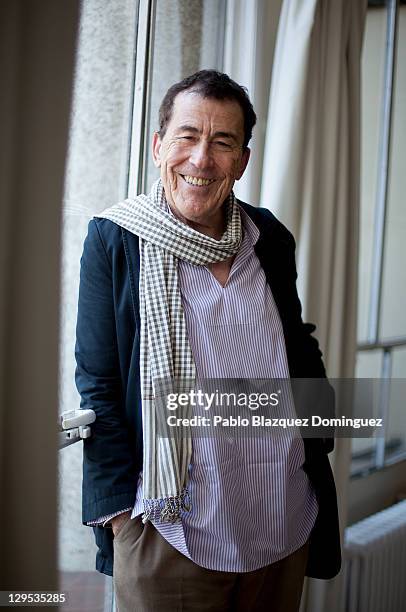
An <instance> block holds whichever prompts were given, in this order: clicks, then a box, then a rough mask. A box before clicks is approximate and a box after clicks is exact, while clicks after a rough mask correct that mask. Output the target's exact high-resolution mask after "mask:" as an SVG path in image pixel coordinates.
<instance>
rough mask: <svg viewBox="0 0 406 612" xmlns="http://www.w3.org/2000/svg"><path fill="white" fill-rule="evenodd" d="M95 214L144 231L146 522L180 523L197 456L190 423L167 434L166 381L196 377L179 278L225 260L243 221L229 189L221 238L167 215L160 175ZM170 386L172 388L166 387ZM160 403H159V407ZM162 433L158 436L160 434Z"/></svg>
mask: <svg viewBox="0 0 406 612" xmlns="http://www.w3.org/2000/svg"><path fill="white" fill-rule="evenodd" d="M96 216H97V217H103V218H106V219H110V220H111V221H113V222H114V223H117V224H118V225H120V226H121V227H124V228H125V229H127V230H128V231H130V232H132V233H133V234H136V235H137V236H139V249H140V281H139V298H140V319H141V339H140V340H141V342H140V371H141V397H142V422H143V453H144V457H143V461H144V463H143V474H142V477H143V492H144V515H143V521H144V522H146V521H147V520H149V519H154V520H161V521H171V522H173V521H176V520H177V519H178V518H179V517H180V512H181V510H189V509H190V503H189V497H188V492H187V487H186V483H187V473H188V467H189V464H190V460H191V456H192V443H191V436H190V428H187V431H186V432H185V429H184V428H171V429H175V430H178V433H176V431H175V432H173V431H171V432H170V434H169V433H168V435H167V436H163V435H162V423H164V424H165V422H166V417H167V416H168V415H166V414H165V415H164V418H163V415H162V412H163V410H162V406H163V404H162V403H160V402H158V401H157V399H158V395H159V394H160V393H161V391H160V390H159V389H160V381H168V380H169V381H175V380H176V381H193V380H194V379H195V364H194V361H193V356H192V351H191V348H190V344H189V340H188V337H187V331H186V322H185V316H184V312H183V308H182V301H181V294H180V289H179V280H178V267H177V263H178V259H183V260H185V261H187V262H189V263H191V264H194V265H199V266H204V265H206V264H209V263H214V262H218V261H223V260H224V259H227V258H228V257H230V256H231V255H233V254H234V253H236V252H237V250H238V248H239V246H240V243H241V235H242V231H241V218H240V212H239V208H238V206H237V205H236V203H235V198H234V194H233V193H232V192H231V194H230V196H229V197H228V199H227V202H226V219H227V229H226V231H225V233H224V234H223V236H222V238H221V240H215V239H214V238H211V237H209V236H206V235H204V234H201V233H199V232H197V231H196V230H194V229H192V228H191V227H189V226H188V225H186V224H185V223H182V222H181V221H179V220H178V219H177V218H176V217H175V216H173V215H171V214H170V213H168V212H167V204H166V199H165V194H164V190H163V185H162V182H161V180H160V179H159V180H158V181H156V183H155V184H154V185H153V187H152V190H151V193H150V194H149V195H148V196H146V195H140V196H138V197H136V198H135V199H133V200H130V199H128V200H125V201H124V202H120V203H119V204H117V205H115V206H112V207H111V208H108V209H106V210H104V211H103V212H102V213H100V214H99V215H96ZM166 388H168V387H166ZM157 408H160V409H159V410H157ZM158 433H159V435H158Z"/></svg>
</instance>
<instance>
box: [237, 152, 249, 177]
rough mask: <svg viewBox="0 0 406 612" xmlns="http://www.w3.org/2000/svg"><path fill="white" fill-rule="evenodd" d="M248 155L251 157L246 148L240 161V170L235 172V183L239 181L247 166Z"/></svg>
mask: <svg viewBox="0 0 406 612" xmlns="http://www.w3.org/2000/svg"><path fill="white" fill-rule="evenodd" d="M250 155H251V149H249V148H248V147H246V148H245V149H244V151H243V153H242V156H241V161H240V168H239V171H238V172H237V176H236V177H235V178H236V180H237V181H239V180H240V178H241V177H242V175H243V174H244V172H245V168H246V167H247V165H248V161H249V158H250Z"/></svg>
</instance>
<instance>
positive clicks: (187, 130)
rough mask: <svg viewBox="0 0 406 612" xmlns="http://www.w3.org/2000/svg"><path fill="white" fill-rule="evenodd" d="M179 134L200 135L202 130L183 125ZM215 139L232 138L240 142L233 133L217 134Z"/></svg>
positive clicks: (214, 136)
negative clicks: (190, 133)
mask: <svg viewBox="0 0 406 612" xmlns="http://www.w3.org/2000/svg"><path fill="white" fill-rule="evenodd" d="M176 131H177V132H192V133H193V134H200V133H201V132H200V130H198V129H197V128H196V127H194V126H193V125H181V126H180V127H179V128H178V129H177V130H176ZM213 138H230V139H231V140H234V141H235V142H238V138H237V135H236V134H234V133H233V132H215V133H214V134H213Z"/></svg>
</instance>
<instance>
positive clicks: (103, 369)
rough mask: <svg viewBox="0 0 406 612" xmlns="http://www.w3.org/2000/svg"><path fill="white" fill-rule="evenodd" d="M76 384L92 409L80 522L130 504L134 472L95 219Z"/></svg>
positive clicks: (107, 273) (108, 274) (107, 267)
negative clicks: (93, 416)
mask: <svg viewBox="0 0 406 612" xmlns="http://www.w3.org/2000/svg"><path fill="white" fill-rule="evenodd" d="M75 356H76V364H77V367H76V374H75V379H76V386H77V389H78V391H79V393H80V396H81V403H80V406H81V408H91V409H92V410H94V411H95V413H96V421H95V423H93V425H92V428H91V429H92V435H91V437H90V438H88V439H86V440H84V446H83V495H82V499H83V515H82V520H83V523H84V524H86V523H87V522H90V521H93V520H96V519H98V518H99V517H101V516H105V515H109V514H113V513H115V512H117V511H119V510H122V508H126V507H129V506H131V507H132V505H133V504H134V500H135V495H136V486H137V477H138V475H137V474H136V471H135V465H134V455H133V453H132V452H131V448H130V444H129V436H128V429H127V426H126V419H125V407H124V397H123V390H122V383H121V376H120V366H119V355H118V345H117V337H116V325H115V311H114V300H113V280H112V265H111V262H110V260H109V258H108V256H107V253H106V250H105V248H104V244H103V241H102V238H101V236H100V233H99V230H98V227H97V223H96V222H95V221H94V220H92V221H90V223H89V228H88V235H87V237H86V240H85V243H84V249H83V255H82V258H81V269H80V286H79V302H78V316H77V326H76V347H75Z"/></svg>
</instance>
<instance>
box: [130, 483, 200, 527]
mask: <svg viewBox="0 0 406 612" xmlns="http://www.w3.org/2000/svg"><path fill="white" fill-rule="evenodd" d="M143 502H144V514H143V515H142V522H143V523H144V524H145V523H146V522H147V521H155V522H158V523H159V522H161V523H175V522H176V521H178V520H180V515H181V512H182V510H183V511H185V512H190V510H191V508H192V506H191V503H190V497H189V492H188V490H187V489H184V490H183V491H182V493H179V495H175V496H173V497H164V498H162V499H144V500H143Z"/></svg>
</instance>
